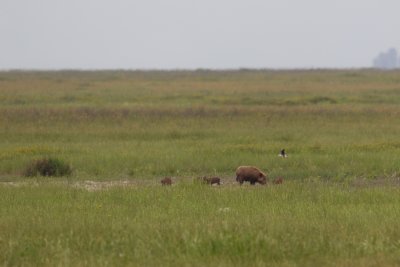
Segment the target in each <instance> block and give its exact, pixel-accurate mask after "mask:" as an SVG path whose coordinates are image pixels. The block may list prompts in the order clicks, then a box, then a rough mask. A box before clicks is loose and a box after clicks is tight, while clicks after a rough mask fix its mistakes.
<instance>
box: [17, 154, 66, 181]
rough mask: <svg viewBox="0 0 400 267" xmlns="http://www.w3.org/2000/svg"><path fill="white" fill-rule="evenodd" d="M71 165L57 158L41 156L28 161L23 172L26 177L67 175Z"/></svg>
mask: <svg viewBox="0 0 400 267" xmlns="http://www.w3.org/2000/svg"><path fill="white" fill-rule="evenodd" d="M71 173H72V169H71V166H70V165H69V164H67V163H65V162H63V161H62V160H60V159H57V158H42V159H37V160H34V161H32V162H30V163H29V165H28V166H27V167H26V168H25V170H24V172H23V174H24V176H26V177H34V176H68V175H71Z"/></svg>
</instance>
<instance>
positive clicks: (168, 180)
mask: <svg viewBox="0 0 400 267" xmlns="http://www.w3.org/2000/svg"><path fill="white" fill-rule="evenodd" d="M161 185H172V179H171V178H170V177H165V178H164V179H162V180H161Z"/></svg>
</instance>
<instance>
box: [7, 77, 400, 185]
mask: <svg viewBox="0 0 400 267" xmlns="http://www.w3.org/2000/svg"><path fill="white" fill-rule="evenodd" d="M399 77H400V75H399V73H398V72H397V71H393V72H380V71H372V70H359V71H248V70H241V71H221V72H212V71H207V70H199V71H195V72H189V71H171V72H156V71H154V72H141V71H136V72H129V71H99V72H75V71H63V72H2V73H0V124H1V127H0V138H1V140H2V142H1V143H0V176H1V177H6V179H13V177H14V178H15V177H19V176H20V174H21V170H23V169H24V168H25V166H26V165H27V164H28V163H29V162H31V161H32V160H35V159H37V158H42V157H58V158H60V159H61V160H63V161H65V162H68V163H70V164H71V165H72V167H73V168H74V177H75V178H76V179H107V180H109V179H124V178H132V179H146V178H158V177H161V176H165V175H170V176H171V175H172V176H177V177H193V176H203V175H210V174H213V175H220V176H223V177H225V178H226V179H229V178H233V175H234V170H235V168H236V167H237V166H238V165H257V166H259V167H260V168H262V169H263V170H265V171H266V172H267V173H269V174H270V175H272V176H276V175H281V176H284V177H286V178H287V179H304V178H310V177H312V178H319V177H320V178H323V179H339V180H343V179H344V180H346V179H354V178H359V177H369V178H374V177H396V176H398V171H399V169H398V162H399V160H400V158H399V157H400V154H399V153H398V151H399V148H400V141H399V138H398V136H399V134H400V116H399V114H400V108H399V107H400V106H399V104H400V87H399V82H400V78H399ZM282 148H286V150H287V152H288V154H289V158H288V159H287V160H282V159H280V158H278V157H276V155H277V154H278V152H279V151H280V149H282ZM7 177H9V178H7Z"/></svg>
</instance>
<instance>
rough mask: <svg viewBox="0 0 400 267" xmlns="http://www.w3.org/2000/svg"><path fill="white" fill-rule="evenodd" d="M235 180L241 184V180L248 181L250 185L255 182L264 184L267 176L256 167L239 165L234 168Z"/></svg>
mask: <svg viewBox="0 0 400 267" xmlns="http://www.w3.org/2000/svg"><path fill="white" fill-rule="evenodd" d="M236 181H238V182H239V183H240V184H243V182H250V184H251V185H255V184H256V183H260V184H266V183H267V176H266V175H265V173H263V172H262V171H260V170H259V169H258V168H256V167H253V166H240V167H238V168H237V169H236Z"/></svg>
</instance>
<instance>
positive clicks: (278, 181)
mask: <svg viewBox="0 0 400 267" xmlns="http://www.w3.org/2000/svg"><path fill="white" fill-rule="evenodd" d="M273 183H274V184H283V177H282V176H280V177H277V178H275V180H274V181H273Z"/></svg>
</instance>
